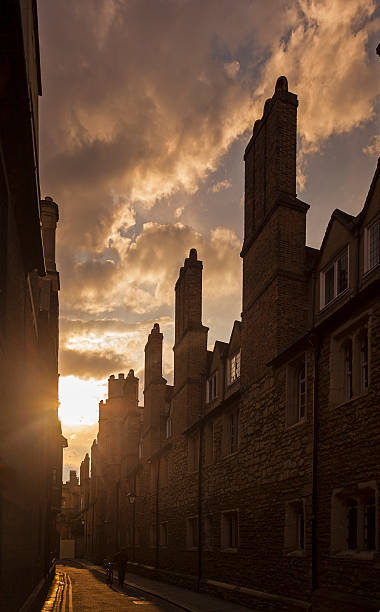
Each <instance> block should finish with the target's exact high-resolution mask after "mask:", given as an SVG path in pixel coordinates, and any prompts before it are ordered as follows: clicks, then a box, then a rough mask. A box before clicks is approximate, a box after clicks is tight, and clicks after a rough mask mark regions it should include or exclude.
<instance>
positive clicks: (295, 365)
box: [285, 351, 308, 429]
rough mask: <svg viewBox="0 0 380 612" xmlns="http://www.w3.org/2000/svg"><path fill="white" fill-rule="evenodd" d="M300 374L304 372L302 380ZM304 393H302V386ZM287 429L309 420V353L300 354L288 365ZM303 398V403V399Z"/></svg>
mask: <svg viewBox="0 0 380 612" xmlns="http://www.w3.org/2000/svg"><path fill="white" fill-rule="evenodd" d="M300 372H303V376H302V379H300ZM302 383H303V385H304V391H303V393H301V389H300V387H301V385H302ZM285 384H286V400H285V410H286V413H285V427H286V428H287V429H288V428H290V427H294V426H295V425H299V424H300V423H304V422H305V421H306V418H307V402H308V358H307V352H306V351H304V352H302V353H300V354H299V355H298V356H297V357H295V358H294V359H292V361H290V362H289V363H288V364H287V365H286V383H285ZM302 396H303V402H301V398H302Z"/></svg>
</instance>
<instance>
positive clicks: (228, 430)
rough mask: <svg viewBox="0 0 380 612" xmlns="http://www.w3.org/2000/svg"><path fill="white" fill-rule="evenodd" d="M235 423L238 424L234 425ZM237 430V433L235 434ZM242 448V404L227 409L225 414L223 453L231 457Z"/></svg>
mask: <svg viewBox="0 0 380 612" xmlns="http://www.w3.org/2000/svg"><path fill="white" fill-rule="evenodd" d="M234 425H236V426H235V427H234ZM234 432H236V435H234ZM234 441H235V443H234ZM239 449H240V406H234V407H233V408H230V409H229V410H226V411H225V413H224V415H223V455H224V456H225V457H229V456H231V455H234V454H235V453H237V452H239Z"/></svg>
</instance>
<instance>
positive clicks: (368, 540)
mask: <svg viewBox="0 0 380 612" xmlns="http://www.w3.org/2000/svg"><path fill="white" fill-rule="evenodd" d="M364 549H365V550H375V549H376V502H375V496H374V495H371V497H370V498H369V499H368V501H367V503H366V504H365V506H364Z"/></svg>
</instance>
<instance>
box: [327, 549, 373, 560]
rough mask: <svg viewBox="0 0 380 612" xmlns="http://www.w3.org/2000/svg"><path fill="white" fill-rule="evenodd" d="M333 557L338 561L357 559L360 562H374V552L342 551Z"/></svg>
mask: <svg viewBox="0 0 380 612" xmlns="http://www.w3.org/2000/svg"><path fill="white" fill-rule="evenodd" d="M333 556H334V557H336V558H338V559H358V560H362V561H374V560H375V559H376V550H344V551H342V552H338V553H336V554H335V555H333Z"/></svg>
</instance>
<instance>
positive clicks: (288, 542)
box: [284, 499, 305, 554]
mask: <svg viewBox="0 0 380 612" xmlns="http://www.w3.org/2000/svg"><path fill="white" fill-rule="evenodd" d="M304 550H305V507H304V502H303V500H302V499H297V500H294V501H292V502H289V503H288V504H287V505H286V507H285V529H284V552H285V553H286V554H291V553H300V552H301V553H302V552H303V551H304Z"/></svg>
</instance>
